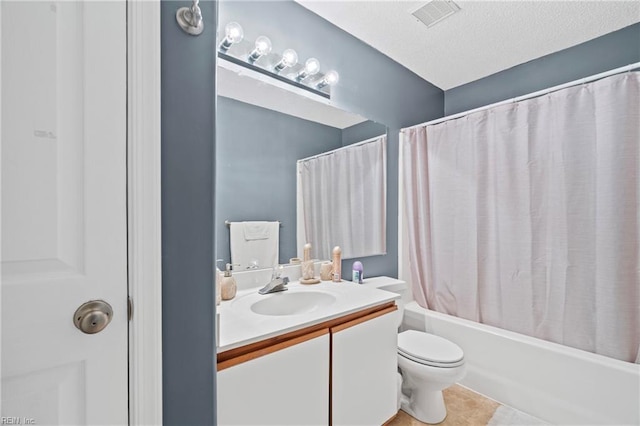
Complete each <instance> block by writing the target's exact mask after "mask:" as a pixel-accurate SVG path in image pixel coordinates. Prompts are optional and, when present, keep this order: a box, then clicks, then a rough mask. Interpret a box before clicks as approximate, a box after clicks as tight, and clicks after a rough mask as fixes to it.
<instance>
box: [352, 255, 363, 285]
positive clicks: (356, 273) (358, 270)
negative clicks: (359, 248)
mask: <svg viewBox="0 0 640 426" xmlns="http://www.w3.org/2000/svg"><path fill="white" fill-rule="evenodd" d="M362 272H363V268H362V262H360V261H357V260H356V261H355V262H353V268H352V274H353V275H352V276H351V277H352V278H351V281H353V282H354V283H356V284H362V280H363V279H364V277H363V276H362Z"/></svg>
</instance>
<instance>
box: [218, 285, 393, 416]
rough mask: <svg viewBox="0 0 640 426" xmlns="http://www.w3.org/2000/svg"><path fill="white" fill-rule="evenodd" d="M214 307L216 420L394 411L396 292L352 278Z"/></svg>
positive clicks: (248, 293)
mask: <svg viewBox="0 0 640 426" xmlns="http://www.w3.org/2000/svg"><path fill="white" fill-rule="evenodd" d="M289 286H290V287H289V290H288V291H285V292H281V293H274V294H268V295H259V294H258V293H257V289H251V290H245V291H242V292H241V293H239V294H238V296H237V298H236V299H234V300H232V301H230V302H223V303H222V304H221V306H220V309H219V311H220V336H219V337H220V346H219V348H218V359H217V370H218V375H217V395H218V401H217V402H218V407H217V413H218V423H219V424H220V425H232V424H278V425H305V424H314V425H329V424H333V425H348V424H383V423H385V422H387V421H388V420H390V419H391V418H393V417H394V416H395V414H396V413H397V360H396V344H397V340H396V339H397V329H396V326H397V318H396V315H397V314H398V311H397V307H396V305H395V299H396V298H397V297H398V295H395V294H393V293H389V292H385V291H380V290H375V289H369V288H363V287H362V286H359V285H357V284H352V283H350V282H342V283H337V284H336V283H332V282H323V283H321V284H318V285H313V286H305V285H302V284H299V283H297V282H294V283H291V284H289Z"/></svg>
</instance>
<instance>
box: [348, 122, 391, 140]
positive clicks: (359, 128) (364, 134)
mask: <svg viewBox="0 0 640 426" xmlns="http://www.w3.org/2000/svg"><path fill="white" fill-rule="evenodd" d="M386 133H387V127H386V126H385V125H383V124H380V123H376V122H374V121H365V122H363V123H359V124H356V125H353V126H351V127H347V128H346V129H342V145H343V146H347V145H351V144H352V143H358V142H362V141H366V140H367V139H371V138H374V137H376V136H380V135H384V134H386Z"/></svg>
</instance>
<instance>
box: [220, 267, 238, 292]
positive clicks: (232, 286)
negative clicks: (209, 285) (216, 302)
mask: <svg viewBox="0 0 640 426" xmlns="http://www.w3.org/2000/svg"><path fill="white" fill-rule="evenodd" d="M233 266H234V265H232V264H231V263H227V269H226V270H225V271H224V277H223V278H222V283H221V285H220V290H221V293H222V300H231V299H233V298H234V297H236V291H237V290H238V286H237V285H236V279H235V278H233V275H232V274H231V268H232V267H233Z"/></svg>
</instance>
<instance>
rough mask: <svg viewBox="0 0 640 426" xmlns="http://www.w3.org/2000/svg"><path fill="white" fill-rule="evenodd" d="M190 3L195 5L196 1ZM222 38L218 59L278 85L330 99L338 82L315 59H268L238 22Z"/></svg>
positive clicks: (289, 53)
mask: <svg viewBox="0 0 640 426" xmlns="http://www.w3.org/2000/svg"><path fill="white" fill-rule="evenodd" d="M0 1H2V0H0ZM193 1H194V2H196V4H197V1H198V0H193ZM221 36H224V38H223V39H222V41H220V43H219V44H218V57H219V58H221V59H224V60H225V61H227V62H231V63H233V64H235V65H236V66H241V67H243V68H246V69H249V70H252V71H254V72H256V73H259V74H262V75H266V76H269V77H271V78H273V79H275V80H278V81H280V82H281V83H285V84H288V85H290V86H293V87H296V88H298V89H303V90H306V91H308V92H311V93H314V94H315V95H318V96H322V97H324V98H326V99H331V86H333V85H335V84H336V83H337V82H338V78H339V76H338V73H337V72H336V71H333V70H332V71H328V72H326V73H323V72H322V71H321V70H320V61H318V60H317V59H316V58H309V59H307V60H306V61H305V62H304V63H299V62H298V59H299V58H298V53H297V52H296V51H295V50H293V49H286V50H284V52H282V54H279V52H276V53H275V54H271V55H270V53H272V44H271V40H269V38H268V37H266V36H263V35H262V36H260V37H258V38H257V39H256V40H255V42H252V41H251V40H245V39H244V32H243V30H242V27H241V26H240V24H238V23H237V22H229V23H228V24H227V25H225V27H224V34H221ZM234 45H235V46H234ZM232 46H233V48H232ZM261 58H262V59H261ZM236 72H239V71H236Z"/></svg>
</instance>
